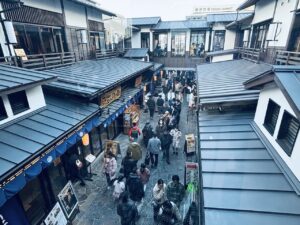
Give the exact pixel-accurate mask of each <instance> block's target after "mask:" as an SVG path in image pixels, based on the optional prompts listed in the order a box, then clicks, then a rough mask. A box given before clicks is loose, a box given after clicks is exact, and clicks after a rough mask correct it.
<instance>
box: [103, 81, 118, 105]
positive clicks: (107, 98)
mask: <svg viewBox="0 0 300 225" xmlns="http://www.w3.org/2000/svg"><path fill="white" fill-rule="evenodd" d="M120 97H121V86H119V87H117V88H115V89H113V90H111V91H109V92H107V93H105V94H104V95H103V96H101V100H100V106H101V107H106V106H108V105H109V104H110V103H112V102H113V101H115V100H117V99H119V98H120Z"/></svg>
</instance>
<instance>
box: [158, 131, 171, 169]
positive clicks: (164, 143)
mask: <svg viewBox="0 0 300 225" xmlns="http://www.w3.org/2000/svg"><path fill="white" fill-rule="evenodd" d="M172 139H173V138H172V136H171V135H170V134H169V132H168V131H167V130H165V131H164V133H163V135H162V137H161V138H160V141H161V149H162V151H163V154H164V157H165V158H166V162H167V163H168V164H170V157H169V150H170V146H171V144H172Z"/></svg>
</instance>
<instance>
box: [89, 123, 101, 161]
mask: <svg viewBox="0 0 300 225" xmlns="http://www.w3.org/2000/svg"><path fill="white" fill-rule="evenodd" d="M90 135H91V140H92V151H93V154H94V155H98V154H99V153H100V151H101V144H100V135H99V131H98V128H94V129H93V130H92V131H91V132H90Z"/></svg>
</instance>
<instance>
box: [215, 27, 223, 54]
mask: <svg viewBox="0 0 300 225" xmlns="http://www.w3.org/2000/svg"><path fill="white" fill-rule="evenodd" d="M217 33H222V34H223V46H222V48H219V49H216V47H215V41H216V36H219V35H216V34H217ZM225 36H226V30H215V33H214V38H213V46H212V50H213V52H215V51H223V50H224V47H225Z"/></svg>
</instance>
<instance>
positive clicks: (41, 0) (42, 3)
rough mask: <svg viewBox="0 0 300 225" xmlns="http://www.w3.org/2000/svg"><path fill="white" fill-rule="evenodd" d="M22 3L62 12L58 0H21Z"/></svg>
mask: <svg viewBox="0 0 300 225" xmlns="http://www.w3.org/2000/svg"><path fill="white" fill-rule="evenodd" d="M22 2H24V5H26V6H30V7H33V8H38V9H43V10H47V11H51V12H56V13H62V8H61V4H60V0H22Z"/></svg>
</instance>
